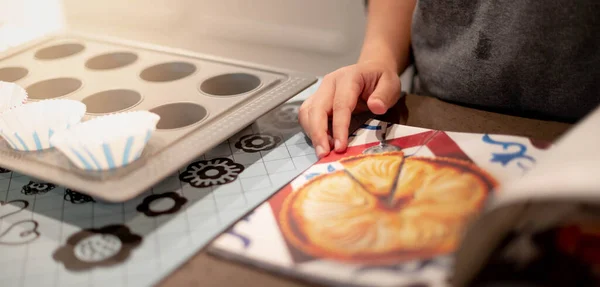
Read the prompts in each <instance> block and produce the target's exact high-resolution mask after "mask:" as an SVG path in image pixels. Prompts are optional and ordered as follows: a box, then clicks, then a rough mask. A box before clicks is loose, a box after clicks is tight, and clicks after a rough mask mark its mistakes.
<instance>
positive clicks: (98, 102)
mask: <svg viewBox="0 0 600 287" xmlns="http://www.w3.org/2000/svg"><path fill="white" fill-rule="evenodd" d="M0 80H2V81H9V82H15V83H17V84H19V85H21V86H23V87H24V88H25V89H26V90H27V92H28V94H29V101H38V100H44V99H58V98H65V99H72V100H78V101H81V102H83V103H84V104H85V105H86V106H87V115H86V117H85V118H84V121H85V120H87V119H90V118H93V117H96V116H101V115H106V114H110V113H117V112H124V111H136V110H147V111H151V112H153V113H156V114H158V115H159V116H160V121H159V122H158V124H157V131H155V132H154V133H153V134H152V136H151V137H150V140H149V141H148V143H147V146H146V148H145V149H144V152H143V153H142V155H141V158H140V159H138V160H136V161H134V162H133V163H131V164H129V165H127V166H125V167H121V168H117V169H114V170H108V171H102V172H100V171H84V170H83V169H79V168H77V167H75V166H74V165H73V164H72V163H71V162H70V161H69V160H68V159H67V158H66V157H65V156H64V155H63V154H62V153H60V152H59V151H58V150H56V149H48V150H44V151H40V152H19V151H15V150H13V149H12V148H11V147H10V146H9V145H8V143H7V142H6V141H0V165H2V166H5V167H7V168H10V169H12V170H15V171H19V172H21V173H23V174H27V175H30V176H33V177H36V178H40V179H43V180H47V181H55V182H56V183H57V184H61V185H64V186H67V187H70V188H73V189H77V190H79V191H81V192H83V193H86V194H88V195H92V196H95V197H98V198H102V199H104V200H106V201H111V202H122V201H125V200H128V199H131V198H133V197H135V196H137V195H139V194H140V193H142V192H144V191H145V190H147V189H148V188H150V187H151V186H152V185H154V184H156V183H158V181H160V180H162V179H164V178H166V177H167V176H168V175H169V174H172V173H175V172H176V171H177V169H178V168H179V167H181V166H183V165H185V164H187V163H189V162H191V161H192V160H194V159H195V158H196V157H198V156H200V155H202V154H204V153H205V152H206V151H208V150H209V149H211V148H213V147H214V146H216V145H218V144H219V143H220V142H222V141H224V140H226V139H227V138H229V137H230V136H232V135H234V134H235V133H236V132H238V131H240V130H241V129H243V128H244V127H245V126H247V125H248V124H249V123H251V122H253V121H255V120H256V119H258V118H259V117H260V116H261V115H263V114H265V113H266V112H268V111H271V110H272V109H274V108H276V107H277V106H279V105H280V104H282V103H283V102H285V101H286V100H288V99H290V98H291V97H293V96H294V95H297V94H298V93H300V92H301V91H302V90H304V89H305V88H307V87H309V86H310V85H311V84H313V83H314V82H316V80H317V79H316V77H312V76H308V75H304V74H301V73H295V72H291V71H286V70H282V69H276V68H271V67H264V66H260V65H256V64H250V63H243V62H238V61H232V60H228V59H221V58H217V57H213V56H208V55H201V54H195V53H191V52H188V51H182V50H177V49H173V48H168V47H159V46H154V45H150V44H145V43H137V42H129V41H125V40H122V39H113V38H109V37H104V36H96V35H87V34H81V33H77V32H70V31H65V32H61V33H57V34H56V35H51V36H48V37H45V38H42V39H39V40H36V41H32V42H30V43H27V44H24V45H22V46H20V47H16V48H13V49H11V50H8V51H6V52H4V53H2V54H0ZM31 116H39V115H31Z"/></svg>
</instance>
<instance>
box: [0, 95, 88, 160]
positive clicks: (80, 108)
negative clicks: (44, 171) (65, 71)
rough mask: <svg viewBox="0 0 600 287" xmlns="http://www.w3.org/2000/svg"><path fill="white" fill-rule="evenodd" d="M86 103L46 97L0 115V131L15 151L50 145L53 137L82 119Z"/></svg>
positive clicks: (37, 149) (43, 147) (34, 149)
mask: <svg viewBox="0 0 600 287" xmlns="http://www.w3.org/2000/svg"><path fill="white" fill-rule="evenodd" d="M84 114H85V105H84V104H82V103H81V102H79V101H74V100H66V99H65V100H62V99H61V100H45V101H39V102H34V103H29V104H25V105H21V106H19V107H16V108H14V109H11V110H9V111H6V112H3V113H2V114H0V133H1V135H2V138H4V140H6V142H7V143H8V144H9V146H10V147H11V148H13V149H15V150H18V151H41V150H45V149H49V148H52V144H51V143H50V139H51V138H52V136H53V135H54V134H55V133H57V132H61V131H63V130H65V129H68V128H69V127H71V126H73V125H76V124H77V123H79V122H80V121H81V119H82V118H83V116H84Z"/></svg>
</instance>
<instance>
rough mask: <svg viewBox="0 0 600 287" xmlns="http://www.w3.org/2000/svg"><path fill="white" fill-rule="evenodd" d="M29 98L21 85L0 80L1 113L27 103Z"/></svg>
mask: <svg viewBox="0 0 600 287" xmlns="http://www.w3.org/2000/svg"><path fill="white" fill-rule="evenodd" d="M27 99H28V96H27V91H26V90H25V89H23V88H22V87H21V86H19V85H17V84H15V83H10V82H3V81H0V113H1V112H5V111H8V110H11V109H13V108H16V107H18V106H21V105H23V104H25V103H26V102H27Z"/></svg>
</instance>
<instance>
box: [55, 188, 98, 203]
mask: <svg viewBox="0 0 600 287" xmlns="http://www.w3.org/2000/svg"><path fill="white" fill-rule="evenodd" d="M63 198H64V199H65V200H66V201H70V202H71V203H73V204H81V203H88V202H96V201H95V200H94V199H93V198H92V197H91V196H89V195H87V194H83V193H79V192H77V191H74V190H72V189H68V188H67V189H66V190H65V195H64V197H63Z"/></svg>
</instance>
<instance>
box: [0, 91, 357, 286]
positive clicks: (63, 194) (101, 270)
mask: <svg viewBox="0 0 600 287" xmlns="http://www.w3.org/2000/svg"><path fill="white" fill-rule="evenodd" d="M318 84H319V83H317V84H316V85H315V86H313V87H311V88H310V89H308V90H306V91H304V92H303V93H302V94H299V95H298V96H296V97H295V98H293V99H291V100H290V101H288V102H287V103H285V104H284V105H282V106H280V107H279V108H277V109H276V110H273V111H272V112H270V113H269V114H266V115H265V116H264V117H262V118H261V119H259V120H258V121H256V122H255V123H253V124H252V125H250V126H249V127H247V128H246V129H244V130H243V131H241V132H240V133H238V134H237V135H235V136H233V137H232V138H230V139H229V140H228V141H226V142H223V143H222V144H220V145H219V146H217V147H216V148H214V149H213V150H211V151H210V152H208V153H206V154H205V155H204V156H202V157H201V158H198V159H197V160H196V161H194V162H192V163H190V164H189V166H184V167H182V168H181V170H180V171H179V173H178V174H173V175H172V176H170V177H168V178H166V179H165V180H164V181H162V182H161V183H160V184H158V185H156V186H154V187H153V188H152V189H151V190H149V191H147V192H146V193H145V194H143V195H141V196H139V197H137V198H135V199H133V200H130V201H127V202H125V203H120V204H112V203H105V202H99V201H96V200H94V199H93V198H91V197H89V196H86V195H83V194H80V193H78V192H77V191H74V190H69V189H65V188H64V187H62V186H56V185H54V184H52V183H49V182H40V181H38V180H36V179H33V178H29V177H27V176H24V175H20V174H17V173H13V172H11V171H9V170H4V169H3V170H0V172H1V173H0V282H2V284H1V285H2V286H92V285H93V286H112V287H117V286H148V285H152V284H155V283H157V282H158V281H160V280H161V279H163V278H164V277H165V276H168V275H169V274H170V273H171V272H172V271H173V270H174V269H175V268H177V267H178V266H179V265H180V264H182V263H184V262H185V261H186V260H188V259H189V258H190V257H191V256H193V255H194V254H195V253H196V252H197V251H198V250H199V249H201V248H202V247H204V246H205V245H206V244H207V243H209V241H210V240H211V239H213V238H214V237H215V236H217V235H218V234H219V233H221V232H222V231H224V230H225V228H226V227H227V226H229V225H231V224H232V223H233V222H235V221H236V220H237V219H239V218H240V217H241V216H243V215H244V214H245V213H247V212H248V211H249V210H251V209H252V208H254V207H256V206H257V205H258V204H260V203H261V202H263V201H264V200H265V199H267V198H268V197H269V196H271V195H272V194H273V193H274V192H275V191H277V190H278V189H279V188H281V187H282V186H284V185H285V184H286V183H287V182H289V181H290V180H292V179H293V178H294V177H296V176H297V175H299V174H300V173H301V172H303V171H304V170H305V169H307V168H308V167H310V166H311V165H312V164H314V163H315V162H316V161H317V157H316V155H315V153H314V150H313V148H312V147H311V146H310V145H309V144H308V143H307V139H306V138H305V136H304V134H303V133H302V130H301V128H300V127H299V125H298V124H297V112H298V108H299V107H300V104H301V103H302V100H304V99H305V98H306V97H308V96H310V95H311V94H312V93H313V92H314V90H315V89H316V88H317V86H318ZM356 120H357V119H355V121H356ZM182 152H185V151H182Z"/></svg>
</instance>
